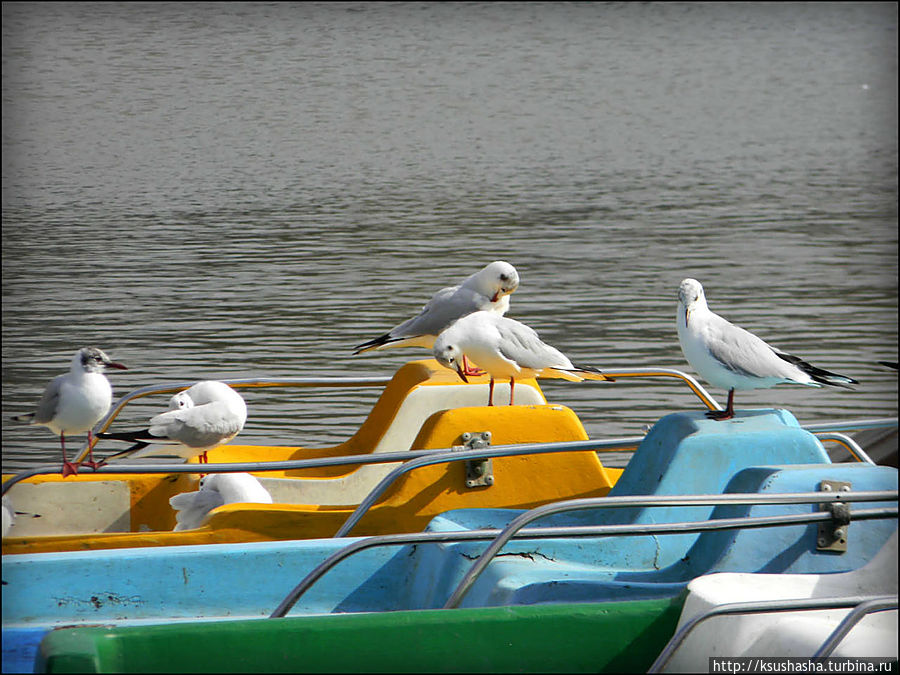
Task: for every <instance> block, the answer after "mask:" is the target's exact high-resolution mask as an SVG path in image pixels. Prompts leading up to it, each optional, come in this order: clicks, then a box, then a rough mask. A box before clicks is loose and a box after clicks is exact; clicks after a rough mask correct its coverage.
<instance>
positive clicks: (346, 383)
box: [75, 377, 391, 464]
mask: <svg viewBox="0 0 900 675" xmlns="http://www.w3.org/2000/svg"><path fill="white" fill-rule="evenodd" d="M390 381H391V378H389V377H388V378H385V377H327V378H315V377H280V378H274V377H273V378H268V377H262V378H237V379H228V380H219V382H223V383H225V384H227V385H229V386H230V387H235V388H238V389H240V388H244V387H246V388H252V389H261V388H265V387H383V386H386V385H387V383H388V382H390ZM196 383H197V380H191V381H190V382H177V383H174V384H165V385H157V384H151V385H147V386H146V387H140V388H138V389H135V390H134V391H131V392H129V393H127V394H125V395H124V396H123V397H122V398H120V399H119V400H118V402H117V403H116V404H115V406H113V407H112V409H110V411H109V412H108V413H107V414H106V416H105V417H104V418H103V419H102V420H100V421H99V422H97V424H96V425H94V429H93V435H94V445H96V443H97V434H98V433H103V432H104V431H106V430H107V429H109V426H110V425H111V424H112V422H113V420H114V419H115V418H116V417H118V415H119V413H120V412H121V411H122V408H124V407H125V406H126V405H128V404H129V403H131V401H135V400H137V399H139V398H144V397H145V396H152V395H153V394H175V393H178V392H179V391H184V390H185V389H189V388H190V387H192V386H193V385H195V384H196ZM92 447H93V446H92V445H91V444H90V442H89V441H85V444H84V446H83V447H82V449H81V451H80V453H79V454H78V456H77V457H76V458H75V464H78V463H80V462H81V461H82V460H83V459H84V458H85V457H87V454H88V450H90V449H91V448H92Z"/></svg>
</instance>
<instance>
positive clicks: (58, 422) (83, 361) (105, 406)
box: [13, 347, 128, 477]
mask: <svg viewBox="0 0 900 675" xmlns="http://www.w3.org/2000/svg"><path fill="white" fill-rule="evenodd" d="M105 368H118V369H120V370H128V369H127V368H126V367H125V366H123V365H122V364H121V363H116V362H115V361H110V359H109V357H108V356H107V355H106V354H105V353H104V352H103V350H101V349H97V348H96V347H82V348H81V349H79V350H78V351H77V352H76V353H75V356H73V357H72V365H71V366H70V368H69V372H68V373H66V374H65V375H57V376H56V377H55V378H53V379H52V380H51V381H50V384H48V385H47V388H46V389H45V390H44V395H43V397H42V398H41V400H40V402H39V403H38V406H37V410H35V411H34V412H32V413H28V414H25V415H16V416H15V417H13V419H14V420H17V421H19V422H28V423H29V424H36V425H39V426H44V427H47V428H49V429H50V431H52V432H53V433H54V434H59V443H60V446H61V447H62V456H63V466H62V475H63V477H65V476H69V475H72V474H77V473H78V466H77V465H75V464H73V463H72V462H70V461H69V460H68V458H67V457H66V434H67V433H69V434H78V433H82V432H84V431H87V435H88V448H89V451H90V458H89V460H88V461H86V462H84V463H85V464H87V465H88V466H90V467H93V468H95V469H96V468H97V466H99V464H98V463H97V462H95V461H94V454H93V444H94V438H93V436H92V435H91V430H92V429H93V428H94V425H95V424H97V422H99V421H100V420H102V419H103V416H104V415H106V413H107V412H109V406H110V405H111V404H112V386H110V384H109V380H107V379H106V375H104V374H103V371H104V369H105Z"/></svg>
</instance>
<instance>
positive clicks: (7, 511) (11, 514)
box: [2, 495, 16, 539]
mask: <svg viewBox="0 0 900 675" xmlns="http://www.w3.org/2000/svg"><path fill="white" fill-rule="evenodd" d="M2 502H3V538H4V539H6V535H8V534H9V531H10V529H12V526H13V525H14V524H15V522H16V512H15V510H14V509H13V505H12V502H11V501H10V500H9V497H7V496H6V495H3V500H2Z"/></svg>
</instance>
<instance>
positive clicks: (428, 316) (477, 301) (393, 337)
mask: <svg viewBox="0 0 900 675" xmlns="http://www.w3.org/2000/svg"><path fill="white" fill-rule="evenodd" d="M518 286H519V273H518V272H516V268H515V267H513V266H512V265H510V264H509V263H508V262H505V261H503V260H495V261H494V262H492V263H490V264H489V265H487V266H485V267H484V268H483V269H481V270H479V271H478V272H475V273H474V274H472V275H471V276H469V277H467V278H466V279H465V280H464V281H463V282H462V283H461V284H459V285H458V286H448V287H447V288H442V289H441V290H439V291H438V292H437V293H435V294H434V295H433V296H432V297H431V300H429V301H428V303H427V304H426V305H425V306H424V307H423V308H422V311H421V312H419V313H418V314H417V315H416V316H414V317H413V318H411V319H408V320H406V321H404V322H403V323H401V324H399V325H397V326H394V327H393V328H391V330H390V331H388V332H387V333H385V334H384V335H382V336H380V337H377V338H374V339H372V340H369V341H368V342H363V343H362V344H361V345H357V346H356V347H355V348H354V350H355V351H354V352H353V353H354V354H362V353H363V352H367V351H369V350H373V349H387V348H391V347H424V348H425V349H432V348H433V347H434V341H435V339H436V338H437V336H438V335H440V333H441V331H443V330H444V329H446V328H447V327H448V326H450V324H452V323H453V322H454V321H456V320H457V319H459V318H460V317H463V316H466V315H467V314H471V313H472V312H476V311H479V310H490V311H492V312H495V313H496V314H497V315H498V316H502V315H503V314H505V313H506V312H507V310H508V309H509V295H510V294H511V293H512V292H513V291H515V290H516V288H518ZM463 368H464V370H465V372H466V374H467V375H481V374H483V373H481V372H480V371H477V370H475V369H471V368H469V367H468V364H466V363H463Z"/></svg>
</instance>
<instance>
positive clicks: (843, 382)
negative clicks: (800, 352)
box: [775, 351, 859, 389]
mask: <svg viewBox="0 0 900 675" xmlns="http://www.w3.org/2000/svg"><path fill="white" fill-rule="evenodd" d="M775 353H776V354H777V355H778V356H779V357H780V358H781V359H783V360H785V361H787V362H788V363H792V364H793V365H795V366H797V367H798V368H799V369H800V370H802V371H803V372H804V373H806V374H807V375H809V376H810V377H811V378H812V380H813V382H817V383H819V384H827V385H829V386H832V387H842V388H844V389H853V387H852V386H851V385H854V384H859V380H854V379H853V378H852V377H847V376H846V375H839V374H837V373H832V372H830V371H828V370H825V369H824V368H817V367H816V366H814V365H812V364H811V363H807V362H806V361H804V360H803V359H801V358H800V357H799V356H793V355H791V354H786V353H785V352H779V351H776V352H775Z"/></svg>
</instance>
